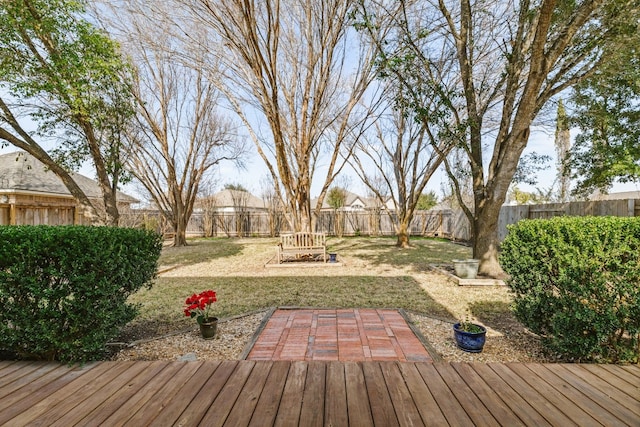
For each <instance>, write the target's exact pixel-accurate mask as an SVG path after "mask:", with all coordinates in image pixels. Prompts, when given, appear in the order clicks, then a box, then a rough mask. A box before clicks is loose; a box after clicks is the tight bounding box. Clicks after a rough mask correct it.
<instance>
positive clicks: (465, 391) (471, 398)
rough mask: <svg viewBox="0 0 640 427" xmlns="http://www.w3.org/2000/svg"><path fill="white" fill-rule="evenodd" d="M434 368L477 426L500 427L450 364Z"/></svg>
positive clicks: (442, 364)
mask: <svg viewBox="0 0 640 427" xmlns="http://www.w3.org/2000/svg"><path fill="white" fill-rule="evenodd" d="M434 367H435V368H436V370H437V371H438V373H439V374H440V376H441V377H442V379H443V380H444V382H445V383H447V386H449V389H451V390H452V391H455V393H454V395H455V396H456V398H457V399H458V402H460V405H461V406H462V407H463V408H464V409H465V411H466V412H467V415H469V418H471V419H472V420H473V422H474V423H475V425H481V426H496V427H497V426H499V425H500V423H498V421H497V420H496V419H495V418H494V417H493V415H492V414H491V412H489V410H488V409H487V408H486V407H485V406H484V405H483V403H482V401H481V400H480V399H479V398H478V396H477V395H476V394H475V393H474V392H473V391H472V390H471V388H469V386H468V385H467V383H465V381H464V379H463V378H462V377H461V376H460V374H459V373H458V372H456V370H455V369H453V368H452V365H450V364H448V363H447V364H444V363H438V364H435V365H434Z"/></svg>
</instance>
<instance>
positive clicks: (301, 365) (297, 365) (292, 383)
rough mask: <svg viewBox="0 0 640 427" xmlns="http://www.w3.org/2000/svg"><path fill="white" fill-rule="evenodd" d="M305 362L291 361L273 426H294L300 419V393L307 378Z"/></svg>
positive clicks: (301, 393)
mask: <svg viewBox="0 0 640 427" xmlns="http://www.w3.org/2000/svg"><path fill="white" fill-rule="evenodd" d="M307 366H308V364H307V363H306V362H299V361H298V362H293V363H292V364H291V367H290V368H289V373H288V375H287V382H286V383H285V385H284V390H283V392H282V400H281V401H280V407H279V408H278V414H277V415H276V422H275V423H274V425H275V426H295V425H298V423H299V421H300V409H301V408H302V395H303V392H304V387H305V381H306V379H307Z"/></svg>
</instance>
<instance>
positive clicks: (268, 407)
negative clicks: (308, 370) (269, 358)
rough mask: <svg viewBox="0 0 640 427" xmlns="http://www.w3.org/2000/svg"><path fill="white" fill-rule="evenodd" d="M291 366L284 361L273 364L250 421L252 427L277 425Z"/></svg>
mask: <svg viewBox="0 0 640 427" xmlns="http://www.w3.org/2000/svg"><path fill="white" fill-rule="evenodd" d="M289 365H290V364H289V363H288V362H284V361H276V362H273V366H272V367H271V370H270V371H269V377H268V378H267V381H266V383H265V385H264V389H263V391H262V394H261V395H260V398H259V399H258V403H257V404H256V408H255V411H254V412H253V416H252V417H251V420H250V421H249V426H250V427H251V426H253V427H263V426H272V425H273V424H274V423H275V420H276V415H277V414H278V408H279V406H280V401H281V399H282V395H283V394H284V385H285V384H286V382H287V376H288V374H289Z"/></svg>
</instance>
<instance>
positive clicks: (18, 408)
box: [0, 365, 82, 425]
mask: <svg viewBox="0 0 640 427" xmlns="http://www.w3.org/2000/svg"><path fill="white" fill-rule="evenodd" d="M79 375H82V370H81V369H80V368H77V367H72V366H68V365H65V366H58V367H57V368H56V369H53V370H51V371H49V372H47V373H46V374H44V375H43V376H41V377H40V378H37V379H34V380H33V381H32V382H30V383H29V384H25V385H24V386H23V387H21V388H20V389H19V390H18V391H17V392H16V393H11V394H10V395H9V396H5V397H3V398H2V399H0V425H2V424H4V423H6V422H7V421H8V420H10V419H11V418H14V417H16V416H17V415H19V414H21V413H23V412H24V411H28V410H29V408H31V407H32V406H33V405H34V403H36V402H38V401H40V400H42V399H44V398H46V397H47V396H49V395H50V394H52V393H54V392H55V391H56V390H57V389H59V388H60V387H64V386H65V385H66V384H68V383H70V382H71V381H73V380H74V379H75V378H76V377H78V376H79Z"/></svg>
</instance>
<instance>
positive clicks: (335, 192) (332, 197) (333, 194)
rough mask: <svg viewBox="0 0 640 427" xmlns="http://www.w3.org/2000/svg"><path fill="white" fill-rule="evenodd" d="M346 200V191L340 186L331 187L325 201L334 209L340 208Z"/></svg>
mask: <svg viewBox="0 0 640 427" xmlns="http://www.w3.org/2000/svg"><path fill="white" fill-rule="evenodd" d="M346 202H347V192H346V190H345V189H344V188H341V187H332V188H331V189H330V190H329V193H328V194H327V203H328V204H329V206H331V207H332V208H334V209H340V208H341V207H343V206H344V205H345V203H346Z"/></svg>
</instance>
